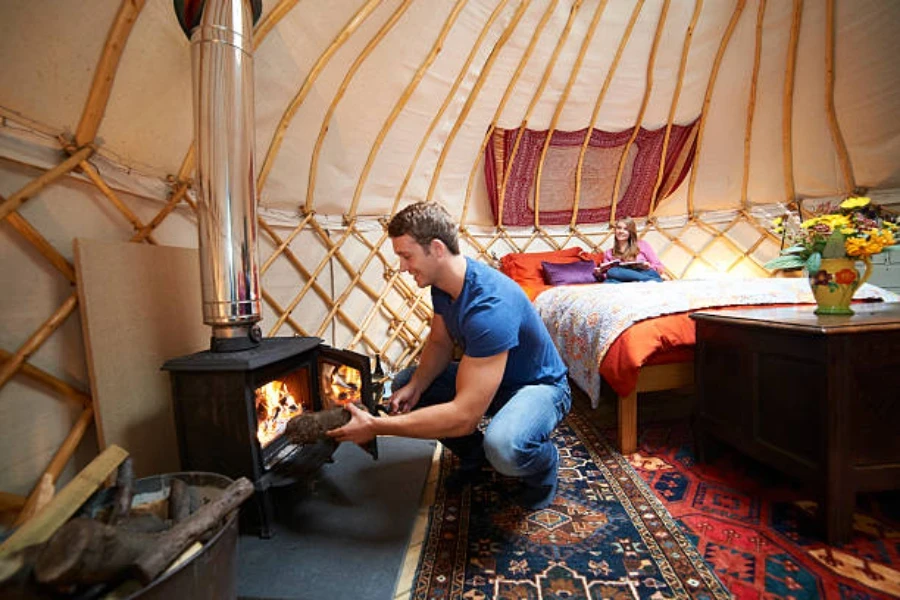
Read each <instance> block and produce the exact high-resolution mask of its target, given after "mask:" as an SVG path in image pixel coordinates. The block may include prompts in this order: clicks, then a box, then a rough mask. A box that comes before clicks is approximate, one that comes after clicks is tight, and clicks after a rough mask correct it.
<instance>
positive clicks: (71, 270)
mask: <svg viewBox="0 0 900 600" xmlns="http://www.w3.org/2000/svg"><path fill="white" fill-rule="evenodd" d="M2 200H3V196H0V201H2ZM6 222H7V223H9V224H10V225H11V226H12V228H13V229H15V230H16V231H17V232H19V235H21V236H22V237H23V238H25V239H26V240H27V241H28V242H29V243H30V244H31V245H32V246H34V248H35V249H36V250H37V251H38V252H39V253H40V254H41V256H43V257H44V258H46V259H47V262H49V263H50V264H51V265H53V266H54V267H55V268H56V270H57V271H59V272H60V273H62V276H63V277H65V278H66V279H68V280H69V283H75V267H73V266H72V263H70V262H69V261H68V260H67V259H66V257H65V256H63V255H62V254H60V253H59V251H58V250H57V249H56V248H54V247H53V245H52V244H51V243H50V242H48V241H47V238H45V237H44V236H43V235H41V232H40V231H38V230H37V229H35V228H34V227H32V225H31V223H29V222H28V221H26V220H25V218H24V217H22V216H21V215H20V214H19V213H17V212H13V213H10V214H9V216H8V217H6Z"/></svg>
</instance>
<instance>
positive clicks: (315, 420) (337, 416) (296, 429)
mask: <svg viewBox="0 0 900 600" xmlns="http://www.w3.org/2000/svg"><path fill="white" fill-rule="evenodd" d="M360 408H362V409H363V410H366V409H365V407H363V406H360ZM349 421H350V412H349V411H347V410H345V409H344V408H343V407H342V406H338V407H335V408H329V409H326V410H320V411H318V412H305V413H302V414H299V415H297V416H296V417H294V418H293V419H291V420H290V421H288V423H287V425H286V426H285V428H284V435H285V437H287V439H289V440H291V442H293V443H295V444H314V443H315V442H317V441H319V440H330V439H331V438H329V437H328V436H327V435H325V432H326V431H331V430H332V429H337V428H338V427H342V426H343V425H346V424H347V423H348V422H349Z"/></svg>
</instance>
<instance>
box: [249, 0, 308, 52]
mask: <svg viewBox="0 0 900 600" xmlns="http://www.w3.org/2000/svg"><path fill="white" fill-rule="evenodd" d="M299 1H300V0H279V2H278V4H276V5H275V6H273V7H272V10H270V11H269V12H268V13H266V15H265V16H264V17H263V18H261V19H260V20H259V23H257V24H256V27H255V28H254V30H253V50H257V49H258V48H259V45H260V44H261V43H262V41H263V40H264V39H266V36H268V35H269V33H270V32H271V31H272V30H273V29H275V26H276V25H278V22H279V21H281V19H283V18H284V17H285V16H286V15H287V14H288V13H289V12H291V11H292V10H294V7H295V6H296V5H297V3H298V2H299Z"/></svg>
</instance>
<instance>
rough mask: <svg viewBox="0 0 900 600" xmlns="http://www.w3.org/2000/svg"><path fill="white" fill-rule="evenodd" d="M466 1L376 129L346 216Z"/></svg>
mask: <svg viewBox="0 0 900 600" xmlns="http://www.w3.org/2000/svg"><path fill="white" fill-rule="evenodd" d="M467 1H468V0H456V4H454V5H453V9H452V10H451V11H450V14H449V15H448V16H447V19H446V20H445V21H444V25H443V26H442V27H441V30H440V32H439V33H438V36H437V38H435V40H434V43H433V44H432V45H431V50H430V51H429V52H428V55H427V56H426V57H425V60H423V61H422V63H421V64H420V65H419V67H418V68H417V69H416V72H415V74H414V75H413V77H412V79H411V80H410V82H409V83H408V84H406V88H405V89H404V90H403V93H402V94H400V99H399V100H397V102H395V103H394V107H393V108H392V109H391V112H390V114H389V115H388V117H387V119H385V121H384V123H383V124H382V125H381V129H380V130H379V131H378V135H377V136H375V141H374V142H373V143H372V147H371V148H369V155H368V156H367V157H366V162H365V164H364V165H363V169H362V172H361V173H360V175H359V179H358V180H357V182H356V188H355V189H354V190H353V199H352V201H351V202H350V210H349V212H348V213H347V217H348V218H350V219H353V218H355V217H356V213H357V211H358V209H359V199H360V196H362V190H363V186H364V185H365V183H366V179H368V177H369V171H371V170H372V164H373V163H374V162H375V157H376V156H377V155H378V151H379V150H381V145H382V144H383V143H384V138H385V137H387V134H388V131H389V130H390V129H391V127H392V126H393V125H394V122H395V121H396V120H397V117H399V116H400V111H402V110H403V108H404V107H405V106H406V103H407V102H409V99H410V97H411V96H412V95H413V92H415V91H416V88H417V87H419V82H421V81H422V77H424V76H425V72H426V71H427V70H428V68H429V67H430V66H431V65H432V64H433V63H434V61H435V60H436V59H437V56H438V54H440V52H441V50H442V49H443V47H444V41H445V40H446V39H447V35H448V34H449V33H450V29H452V28H453V25H455V24H456V19H457V18H458V17H459V13H460V12H462V9H463V7H464V6H465V4H466V2H467ZM507 2H509V0H500V3H499V4H498V5H497V7H496V8H495V9H494V12H493V13H492V14H491V18H490V19H489V21H488V24H487V25H485V27H484V28H483V29H482V32H484V31H486V30H487V29H488V27H490V24H491V23H493V20H494V19H495V18H496V15H497V14H499V13H500V11H501V10H503V8H504V7H505V6H506V3H507Z"/></svg>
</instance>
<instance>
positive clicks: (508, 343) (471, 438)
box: [329, 202, 572, 508]
mask: <svg viewBox="0 0 900 600" xmlns="http://www.w3.org/2000/svg"><path fill="white" fill-rule="evenodd" d="M388 235H389V236H390V237H391V243H392V245H393V248H394V252H395V253H396V254H397V256H398V257H399V258H400V269H401V270H402V271H406V272H408V273H409V274H410V275H412V276H413V278H414V279H415V280H416V284H417V285H418V286H419V287H422V288H424V287H426V286H431V300H432V305H433V307H434V320H433V321H432V323H431V331H430V333H429V335H428V339H427V340H426V341H425V345H424V347H423V348H422V354H421V357H420V359H419V364H418V367H411V368H409V369H405V370H404V371H401V372H400V373H398V374H397V376H396V377H395V379H394V384H393V389H394V393H393V395H392V396H391V400H390V409H391V415H390V416H386V417H373V416H372V415H370V414H368V413H367V412H365V411H363V410H360V409H358V408H356V407H355V406H351V407H349V410H350V411H351V414H352V418H351V420H350V422H349V423H347V424H346V425H345V426H343V427H341V428H339V429H335V430H332V431H331V432H329V435H330V436H332V437H333V438H334V439H336V440H338V441H341V442H343V441H350V442H355V443H357V444H363V443H365V442H368V441H369V440H371V439H372V438H373V437H375V436H376V435H398V436H404V437H416V438H426V439H431V438H436V439H439V440H440V441H441V443H443V444H444V445H445V446H447V447H448V448H449V449H450V450H451V451H452V452H453V453H454V454H456V455H457V456H458V457H459V459H460V470H459V471H458V472H457V473H455V474H454V476H453V477H454V479H455V480H456V482H457V485H459V484H464V483H466V482H467V481H469V480H471V479H473V478H474V477H476V476H477V475H478V474H480V473H481V471H482V466H483V465H484V464H485V463H489V464H490V465H491V466H493V467H494V469H496V470H497V471H498V472H500V473H502V474H503V475H507V476H512V477H518V478H521V480H522V482H523V483H524V486H523V490H522V492H521V494H520V496H519V498H518V500H519V502H520V504H522V505H523V506H525V507H528V508H543V507H545V506H547V505H549V504H550V503H551V502H552V501H553V498H554V496H555V495H556V489H557V471H558V468H559V452H558V451H557V449H556V445H555V444H554V443H553V441H552V440H551V439H550V434H551V433H552V432H553V430H554V429H555V428H556V426H557V425H558V424H559V422H560V421H561V420H562V419H563V417H565V415H566V413H568V411H569V408H570V406H571V404H572V396H571V392H570V390H569V385H568V381H567V379H566V374H567V370H566V366H565V364H564V363H563V362H562V359H561V358H560V356H559V353H558V352H557V350H556V347H555V346H554V345H553V342H552V340H551V339H550V335H549V334H548V333H547V329H546V327H545V326H544V324H543V322H542V321H541V320H540V317H539V316H538V314H537V312H536V311H535V309H534V307H533V306H532V304H531V302H529V300H528V298H527V297H526V296H525V293H524V292H523V291H522V289H521V288H520V287H519V286H518V284H516V283H515V282H514V281H512V280H511V279H509V278H508V277H506V276H505V275H503V274H501V273H500V272H499V271H496V270H494V269H492V268H490V267H489V266H487V265H485V264H482V263H480V262H478V261H475V260H472V259H471V258H467V257H464V256H462V255H461V254H460V253H459V241H458V239H457V228H456V226H455V224H454V222H453V221H452V219H451V218H450V215H449V214H448V213H447V211H446V210H444V209H443V208H442V207H441V206H440V205H439V204H437V203H434V202H420V203H417V204H412V205H410V206H407V207H406V208H405V209H403V210H402V211H400V212H399V213H397V215H395V216H394V218H393V219H391V222H390V223H389V224H388ZM454 345H456V346H459V347H460V348H461V349H462V351H463V356H462V359H461V360H460V361H458V362H455V361H453V353H454ZM485 415H488V416H490V417H491V420H490V423H489V424H488V425H487V428H486V429H485V431H484V433H483V434H482V432H481V431H479V429H478V425H479V423H480V422H481V420H482V417H484V416H485Z"/></svg>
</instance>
